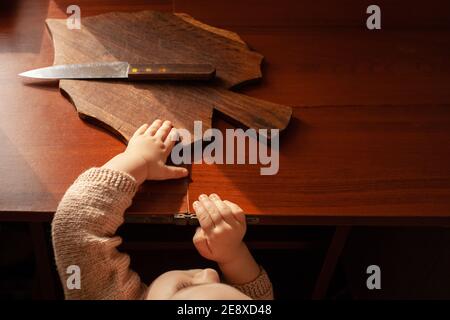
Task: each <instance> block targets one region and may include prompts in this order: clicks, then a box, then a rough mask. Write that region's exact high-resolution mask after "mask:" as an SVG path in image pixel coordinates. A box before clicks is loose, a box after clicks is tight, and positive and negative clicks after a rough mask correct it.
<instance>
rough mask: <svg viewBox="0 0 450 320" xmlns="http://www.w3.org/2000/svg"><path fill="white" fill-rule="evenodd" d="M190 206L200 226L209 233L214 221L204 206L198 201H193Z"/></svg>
mask: <svg viewBox="0 0 450 320" xmlns="http://www.w3.org/2000/svg"><path fill="white" fill-rule="evenodd" d="M192 206H193V207H194V210H195V214H196V215H197V219H198V222H199V223H200V227H202V229H203V230H204V231H205V232H206V233H209V232H210V231H211V230H212V229H213V228H214V223H213V221H212V220H211V217H210V216H209V213H208V211H206V208H205V207H204V206H203V204H202V203H201V202H200V201H194V203H193V204H192Z"/></svg>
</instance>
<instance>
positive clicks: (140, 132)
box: [133, 123, 148, 137]
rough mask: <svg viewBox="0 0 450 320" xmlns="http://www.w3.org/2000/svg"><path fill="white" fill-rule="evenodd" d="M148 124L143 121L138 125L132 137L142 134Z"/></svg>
mask: <svg viewBox="0 0 450 320" xmlns="http://www.w3.org/2000/svg"><path fill="white" fill-rule="evenodd" d="M147 128H148V124H147V123H144V124H143V125H142V126H140V127H139V128H138V129H137V130H136V131H135V132H134V134H133V137H136V136H138V135H141V134H144V132H145V130H147Z"/></svg>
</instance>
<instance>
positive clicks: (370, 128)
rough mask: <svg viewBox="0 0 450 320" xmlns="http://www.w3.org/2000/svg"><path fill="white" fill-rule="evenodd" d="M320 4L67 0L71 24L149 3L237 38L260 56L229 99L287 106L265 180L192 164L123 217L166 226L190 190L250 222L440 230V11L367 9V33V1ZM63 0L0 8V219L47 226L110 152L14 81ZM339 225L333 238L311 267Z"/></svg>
mask: <svg viewBox="0 0 450 320" xmlns="http://www.w3.org/2000/svg"><path fill="white" fill-rule="evenodd" d="M328 2H330V1H315V2H314V3H313V4H311V3H309V2H308V1H294V0H278V1H276V5H274V3H273V1H268V0H266V1H261V0H258V1H257V0H251V1H245V3H243V1H219V2H211V1H207V0H195V1H188V0H173V1H170V0H157V1H143V0H142V1H138V0H133V1H127V4H126V5H125V4H124V3H125V2H123V1H87V0H83V1H78V2H77V4H78V5H79V6H80V7H81V13H82V17H83V16H88V15H94V14H99V13H102V12H107V11H136V10H143V9H153V10H164V11H175V12H186V13H188V14H191V15H192V16H194V17H195V18H197V19H199V20H201V21H203V22H206V23H209V24H212V25H215V26H218V27H224V28H227V29H230V30H233V31H236V32H237V33H238V34H239V35H241V37H242V38H243V39H244V40H245V41H246V42H248V43H249V44H250V46H251V47H252V48H254V49H255V50H257V51H258V52H260V53H262V54H263V55H264V56H265V63H264V65H263V73H264V77H263V80H262V81H261V82H260V83H258V84H255V85H251V86H248V87H244V88H241V89H239V91H240V92H243V93H246V94H248V95H251V96H253V97H257V98H263V99H267V100H269V101H273V102H278V103H283V104H288V105H290V106H292V107H293V108H294V113H293V118H292V123H291V125H290V126H289V128H288V129H287V131H286V132H285V133H284V134H283V136H282V137H281V150H280V171H279V173H278V174H277V175H275V176H261V175H259V166H255V165H227V166H223V165H222V166H214V165H213V166H209V165H205V164H203V165H194V166H193V167H192V172H191V178H190V181H188V180H185V181H183V182H181V183H180V182H162V183H153V184H151V183H148V184H146V185H145V186H144V190H143V191H142V192H141V193H139V195H138V196H137V198H136V201H135V202H134V205H133V206H132V208H131V209H130V210H129V212H128V213H127V219H128V220H129V221H138V222H156V223H172V222H174V219H173V217H174V215H176V214H186V213H189V212H190V211H191V210H190V203H189V202H192V201H193V200H192V199H194V198H196V197H197V196H198V195H199V194H200V193H210V192H217V193H218V194H221V195H222V196H223V197H226V198H227V199H230V200H232V201H234V202H237V203H239V204H240V205H241V206H242V207H243V208H244V209H245V210H246V212H247V213H248V215H249V216H251V217H254V219H253V220H251V221H252V222H258V223H260V224H306V225H314V224H321V225H338V226H339V225H340V226H345V225H366V224H371V225H410V224H419V225H423V224H428V225H439V226H442V225H449V224H450V223H449V222H450V64H449V62H448V57H449V56H450V36H449V35H450V31H449V28H450V4H449V3H448V1H444V0H431V1H427V2H426V4H423V2H421V1H406V0H398V1H387V0H383V1H378V5H380V7H381V8H382V13H383V14H382V19H383V20H382V30H378V31H369V30H367V29H366V27H365V19H366V16H367V15H366V14H365V9H366V8H367V6H368V5H369V4H371V3H370V1H356V0H351V1H346V2H345V4H343V5H339V6H337V5H332V4H330V3H328ZM70 4H72V2H70V1H65V0H64V1H61V0H40V1H35V0H21V1H19V0H18V1H14V2H12V3H2V4H1V5H0V57H1V66H0V92H1V94H0V97H1V99H0V110H1V117H0V142H1V146H2V147H1V151H0V177H1V183H0V221H26V222H48V221H50V220H51V218H52V214H53V212H54V211H55V209H56V206H57V203H58V201H59V200H60V198H61V197H62V195H63V194H64V192H65V190H66V189H67V187H68V186H69V185H70V184H71V182H72V181H73V180H74V179H75V178H76V177H77V176H78V175H79V174H80V173H81V172H82V171H83V170H85V169H87V168H89V167H92V166H99V165H101V164H103V163H104V162H105V161H107V160H108V159H109V158H110V157H112V156H113V155H115V154H117V153H118V152H120V151H122V150H123V149H124V145H123V144H122V143H120V142H119V141H118V140H117V139H116V138H115V137H113V136H111V135H110V134H108V133H107V132H105V131H103V130H100V129H98V128H97V127H94V126H92V125H90V124H88V123H85V122H83V121H81V120H80V119H79V118H78V116H77V114H76V112H75V110H74V108H73V106H72V105H71V104H70V102H69V101H67V100H66V99H65V98H64V97H63V96H62V95H61V94H60V92H59V90H58V87H57V84H55V83H47V84H40V85H37V84H35V85H31V84H23V82H22V80H21V79H19V78H18V77H17V74H18V73H20V72H22V71H24V70H28V69H32V68H37V67H41V66H46V65H51V64H52V61H53V48H52V44H51V40H50V38H49V35H48V32H47V31H46V30H45V26H44V20H45V19H46V18H47V17H51V18H64V17H66V14H65V10H66V8H67V7H68V6H69V5H70ZM405 6H408V7H409V10H404V7H405ZM215 125H216V126H217V127H219V128H222V129H224V128H227V127H230V125H229V124H228V123H226V122H225V121H223V120H220V119H216V120H215ZM186 184H189V185H188V189H187V190H188V192H185V190H186ZM181 220H182V219H181ZM347 231H348V229H345V228H344V229H339V228H338V229H337V233H336V237H335V240H336V241H337V242H336V243H335V244H334V247H333V245H332V247H331V248H330V250H331V251H332V252H334V254H332V255H331V258H330V259H331V260H329V261H328V264H327V261H326V263H325V266H324V268H325V269H326V268H329V267H330V266H333V263H335V260H336V259H337V258H336V257H337V255H338V253H339V252H340V249H339V248H340V247H342V245H343V241H345V236H344V237H343V236H342V235H345V234H346V232H347ZM339 239H340V240H339ZM333 259H334V260H333ZM330 263H331V264H330Z"/></svg>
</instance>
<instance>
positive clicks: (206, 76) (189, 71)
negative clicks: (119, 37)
mask: <svg viewBox="0 0 450 320" xmlns="http://www.w3.org/2000/svg"><path fill="white" fill-rule="evenodd" d="M215 74H216V69H215V68H214V66H212V65H210V64H181V63H180V64H129V63H128V62H124V61H114V62H93V63H82V64H61V65H55V66H51V67H45V68H40V69H34V70H30V71H26V72H23V73H21V74H19V76H22V77H28V78H37V79H130V80H210V79H212V78H213V77H214V76H215Z"/></svg>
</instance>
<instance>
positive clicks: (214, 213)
mask: <svg viewBox="0 0 450 320" xmlns="http://www.w3.org/2000/svg"><path fill="white" fill-rule="evenodd" d="M198 199H199V200H200V202H201V203H202V205H203V206H204V207H205V208H206V210H207V211H208V213H209V216H210V217H211V220H212V221H213V222H214V225H215V226H216V227H217V226H218V225H219V224H220V223H221V222H222V221H223V219H222V216H221V215H220V212H219V209H217V207H216V205H215V204H214V202H212V201H211V199H209V198H208V196H207V195H206V194H202V195H200V197H198Z"/></svg>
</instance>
